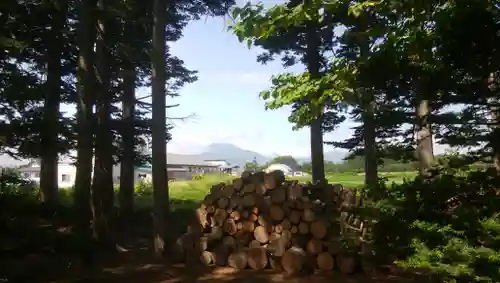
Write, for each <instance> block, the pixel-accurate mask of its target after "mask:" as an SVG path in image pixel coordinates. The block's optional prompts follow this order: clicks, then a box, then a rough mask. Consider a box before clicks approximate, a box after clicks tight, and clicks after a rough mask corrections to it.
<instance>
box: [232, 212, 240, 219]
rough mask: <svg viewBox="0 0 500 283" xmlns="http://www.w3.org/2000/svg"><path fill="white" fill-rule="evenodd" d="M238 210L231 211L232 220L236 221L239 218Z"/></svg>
mask: <svg viewBox="0 0 500 283" xmlns="http://www.w3.org/2000/svg"><path fill="white" fill-rule="evenodd" d="M240 216H241V215H240V212H239V211H237V210H234V211H233V212H231V218H232V219H233V220H234V221H238V220H240Z"/></svg>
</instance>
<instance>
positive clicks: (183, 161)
mask: <svg viewBox="0 0 500 283" xmlns="http://www.w3.org/2000/svg"><path fill="white" fill-rule="evenodd" d="M167 165H194V166H207V167H218V165H215V164H212V163H210V162H207V161H205V160H203V158H201V157H199V156H196V155H185V154H175V153H167Z"/></svg>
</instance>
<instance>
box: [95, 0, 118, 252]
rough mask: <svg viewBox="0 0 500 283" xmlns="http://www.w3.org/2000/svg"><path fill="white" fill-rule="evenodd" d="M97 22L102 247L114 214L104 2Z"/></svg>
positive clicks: (97, 228) (97, 146) (97, 222)
mask: <svg viewBox="0 0 500 283" xmlns="http://www.w3.org/2000/svg"><path fill="white" fill-rule="evenodd" d="M98 7H99V10H100V11H99V17H98V19H97V41H96V56H97V73H98V76H97V98H96V118H97V119H96V121H97V128H96V130H97V131H96V141H95V161H94V178H93V180H92V204H93V217H94V227H93V228H94V237H96V240H98V241H99V242H101V243H110V242H111V230H110V220H111V217H112V212H113V198H114V191H113V144H112V142H113V136H112V132H111V125H110V120H111V101H112V94H111V92H110V63H111V60H110V57H111V55H110V50H109V47H110V46H111V43H110V41H109V37H110V35H111V34H110V31H109V30H108V28H109V20H108V19H107V18H108V15H107V13H108V10H107V6H106V5H105V4H104V0H100V1H99V2H98Z"/></svg>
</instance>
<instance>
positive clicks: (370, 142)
mask: <svg viewBox="0 0 500 283" xmlns="http://www.w3.org/2000/svg"><path fill="white" fill-rule="evenodd" d="M362 95H363V97H361V99H362V101H363V113H362V119H363V143H364V146H365V186H366V187H367V188H370V189H375V188H377V186H378V162H377V144H376V137H377V132H376V121H375V96H374V95H373V93H371V92H370V91H365V92H362Z"/></svg>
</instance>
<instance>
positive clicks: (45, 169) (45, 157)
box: [40, 1, 68, 205]
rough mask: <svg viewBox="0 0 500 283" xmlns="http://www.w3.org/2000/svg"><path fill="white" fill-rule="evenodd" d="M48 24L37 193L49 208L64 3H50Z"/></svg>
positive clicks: (54, 191)
mask: <svg viewBox="0 0 500 283" xmlns="http://www.w3.org/2000/svg"><path fill="white" fill-rule="evenodd" d="M51 4H52V7H51V11H52V13H51V14H52V22H51V33H50V37H49V40H50V44H49V46H48V50H47V57H48V63H47V82H46V89H45V91H44V96H45V99H44V108H43V124H44V127H43V130H42V132H41V146H42V147H41V148H42V151H41V164H40V192H41V196H42V201H43V202H44V203H47V204H49V205H54V204H57V202H58V199H57V197H58V182H57V165H58V150H57V149H58V146H57V140H58V139H57V135H58V134H59V127H58V126H56V125H60V123H59V104H60V100H61V83H62V81H61V76H62V69H61V57H62V52H63V49H64V41H63V29H64V27H65V24H66V13H67V9H68V2H67V1H54V2H52V3H51Z"/></svg>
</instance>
